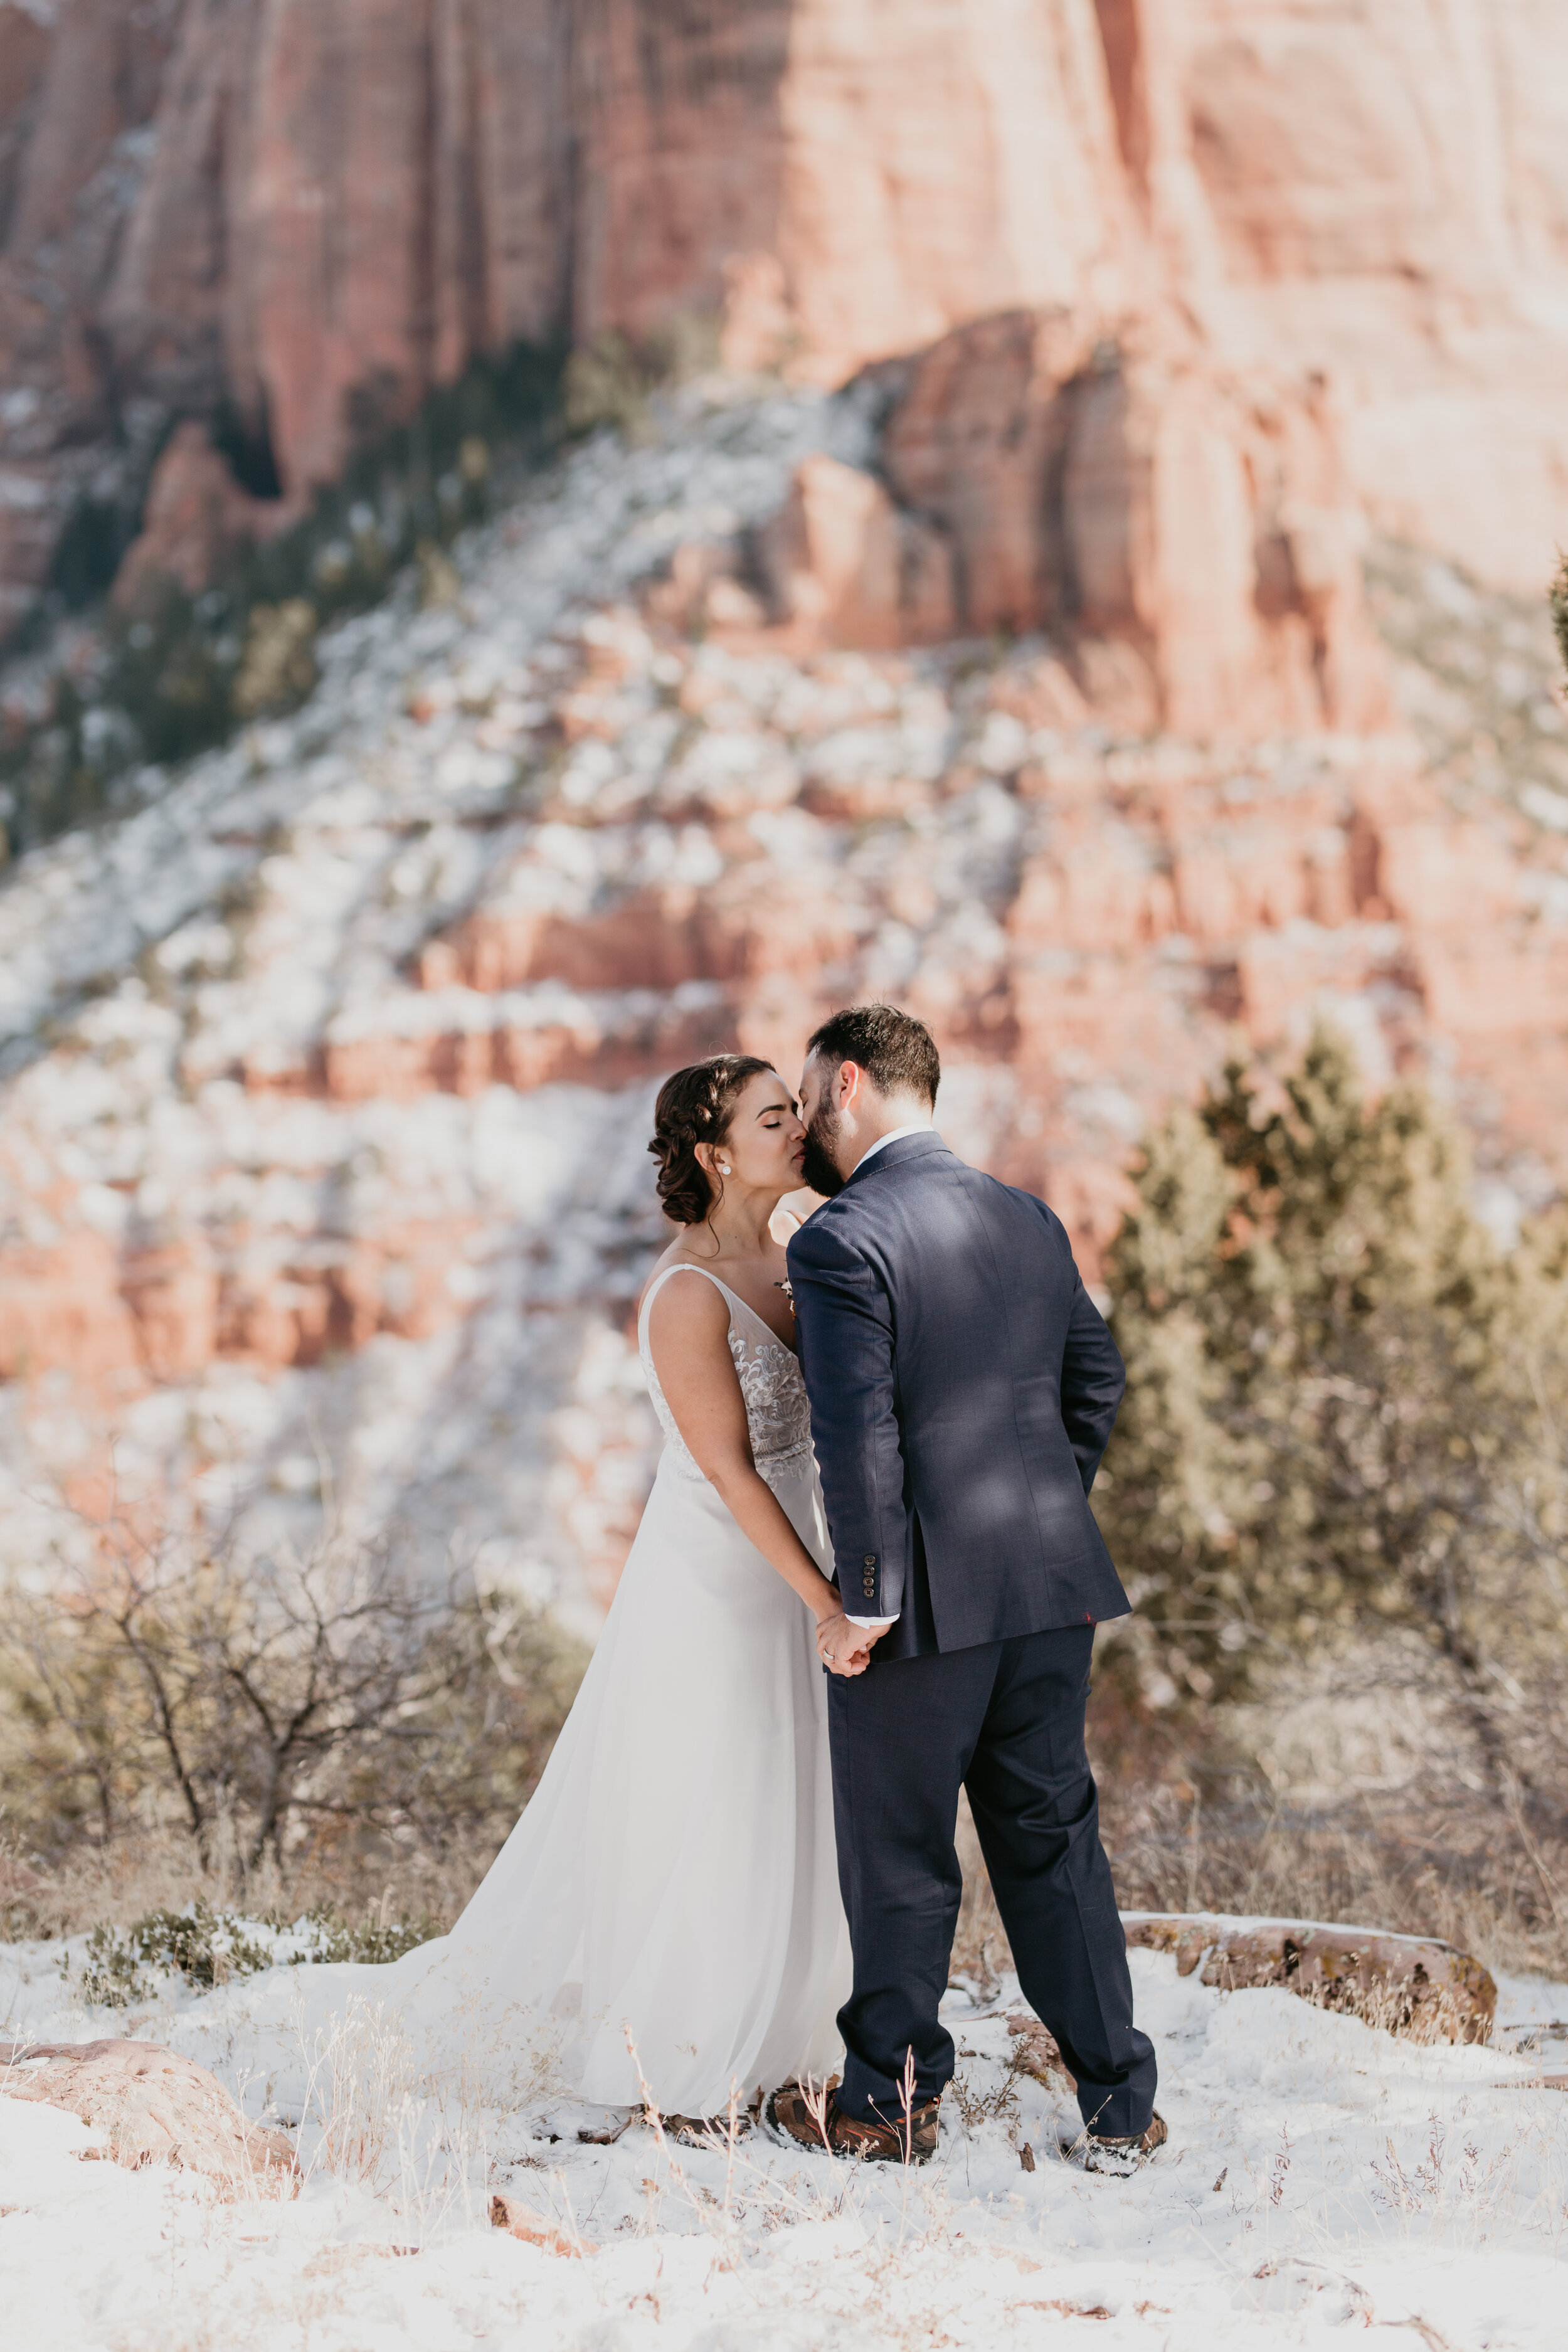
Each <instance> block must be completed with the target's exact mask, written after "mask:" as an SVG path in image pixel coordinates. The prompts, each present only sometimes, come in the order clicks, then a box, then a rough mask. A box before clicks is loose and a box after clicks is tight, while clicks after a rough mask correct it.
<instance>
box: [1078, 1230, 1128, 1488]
mask: <svg viewBox="0 0 1568 2352" xmlns="http://www.w3.org/2000/svg"><path fill="white" fill-rule="evenodd" d="M1062 1241H1063V1245H1064V1246H1068V1243H1067V1236H1066V1234H1065V1233H1064V1234H1063V1235H1062ZM1073 1285H1074V1288H1073V1302H1072V1314H1071V1316H1070V1317H1069V1318H1068V1338H1067V1348H1066V1350H1065V1352H1064V1354H1063V1357H1062V1421H1063V1423H1064V1424H1065V1425H1066V1428H1067V1433H1068V1442H1069V1444H1071V1446H1072V1450H1073V1457H1074V1459H1075V1460H1076V1462H1077V1464H1078V1475H1079V1477H1080V1478H1081V1479H1082V1481H1083V1491H1084V1493H1085V1494H1086V1495H1087V1494H1088V1492H1089V1488H1090V1487H1091V1486H1093V1484H1094V1474H1095V1472H1096V1471H1097V1470H1098V1469H1099V1467H1100V1455H1101V1454H1103V1453H1104V1452H1105V1449H1106V1447H1107V1446H1108V1445H1109V1444H1110V1433H1111V1431H1112V1429H1113V1428H1114V1427H1115V1425H1116V1415H1117V1412H1118V1409H1119V1408H1120V1406H1121V1396H1122V1391H1123V1390H1124V1389H1125V1388H1126V1386H1127V1373H1126V1370H1125V1368H1124V1367H1123V1365H1122V1361H1121V1352H1120V1350H1119V1349H1118V1348H1117V1345H1116V1342H1115V1340H1114V1339H1112V1338H1111V1336H1110V1332H1109V1330H1108V1329H1107V1328H1106V1324H1105V1318H1104V1317H1103V1315H1101V1313H1100V1309H1099V1307H1097V1306H1096V1305H1095V1303H1094V1301H1093V1299H1092V1298H1091V1297H1089V1293H1088V1291H1087V1290H1086V1289H1085V1288H1084V1286H1083V1279H1082V1276H1080V1275H1079V1270H1078V1267H1077V1266H1076V1265H1075V1266H1074V1267H1073Z"/></svg>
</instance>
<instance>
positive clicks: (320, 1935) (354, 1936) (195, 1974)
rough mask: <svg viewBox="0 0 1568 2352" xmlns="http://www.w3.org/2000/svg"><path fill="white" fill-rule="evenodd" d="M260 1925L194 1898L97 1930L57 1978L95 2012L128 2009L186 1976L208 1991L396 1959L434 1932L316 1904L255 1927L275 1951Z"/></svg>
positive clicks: (420, 1924) (422, 1925)
mask: <svg viewBox="0 0 1568 2352" xmlns="http://www.w3.org/2000/svg"><path fill="white" fill-rule="evenodd" d="M259 1924H260V1925H261V1926H263V1927H269V1928H271V1929H272V1930H273V1931H274V1933H275V1934H276V1935H278V1936H279V1937H286V1938H287V1941H288V1945H289V1948H288V1949H287V1950H282V1951H279V1950H278V1949H275V1948H274V1946H273V1944H272V1943H271V1942H270V1941H268V1942H265V1943H264V1942H262V1941H261V1940H260V1938H259V1937H258V1936H257V1935H256V1934H255V1933H254V1932H253V1931H254V1928H255V1927H256V1926H257V1925H258V1923H257V1922H256V1921H254V1920H249V1919H246V1918H244V1917H243V1916H240V1915H239V1914H238V1913H237V1912H234V1911H215V1910H214V1909H213V1907H212V1906H211V1905H210V1904H209V1903H208V1902H206V1901H205V1898H204V1897H203V1896H201V1895H198V1896H197V1897H196V1899H195V1902H194V1903H193V1904H192V1905H191V1906H190V1908H189V1909H188V1910H185V1911H166V1910H163V1911H149V1912H146V1913H144V1914H143V1916H142V1917H141V1918H140V1919H133V1920H132V1923H131V1925H130V1926H129V1927H123V1928H122V1927H94V1928H93V1929H92V1931H91V1933H90V1934H89V1937H88V1939H87V1950H86V1952H85V1954H84V1955H83V1959H82V1965H81V1969H80V1971H79V1974H75V1975H74V1976H73V1971H72V1969H71V1965H70V1960H69V1957H68V1956H67V1957H66V1958H62V1960H61V1962H60V1974H61V1975H62V1976H63V1977H64V1978H65V1979H66V1980H67V1981H68V1982H73V1981H74V1982H75V1984H76V1986H77V1988H78V1990H79V1992H80V1994H81V1996H82V1999H83V2000H86V2001H89V2002H90V2003H91V2004H92V2005H93V2006H94V2007H95V2008H100V2009H130V2008H131V2007H132V2005H133V2003H135V2002H137V2001H139V2000H147V1999H148V1998H149V1997H150V1995H152V1994H153V1992H155V1991H156V1990H157V1985H158V1981H159V1979H163V1980H164V1981H166V1980H167V1979H169V1978H171V1977H175V1976H178V1977H183V1978H184V1981H185V1983H186V1984H188V1985H189V1986H190V1987H191V1989H192V1990H193V1991H195V1992H210V1991H211V1990H212V1989H213V1987H214V1986H215V1985H220V1984H226V1983H227V1981H228V1980H229V1979H230V1978H232V1977H249V1976H255V1975H257V1974H258V1972H259V1971H260V1970H261V1969H270V1968H276V1967H278V1966H279V1965H280V1964H283V1965H287V1966H288V1967H289V1968H300V1967H303V1966H307V1965H309V1964H310V1963H313V1962H317V1961H324V1960H369V1961H374V1962H382V1961H386V1960H396V1959H401V1958H402V1957H403V1955H404V1953H405V1952H411V1951H412V1950H413V1949H414V1948H415V1946H416V1944H423V1943H426V1942H428V1940H429V1938H430V1937H432V1936H434V1935H436V1934H437V1932H438V1930H437V1926H436V1923H435V1921H434V1920H432V1919H430V1918H428V1917H421V1918H418V1919H405V1918H399V1919H374V1918H371V1919H363V1920H360V1921H353V1920H350V1919H348V1918H346V1917H345V1916H344V1915H343V1913H342V1911H341V1910H339V1908H338V1906H336V1905H335V1904H331V1903H321V1904H317V1905H315V1906H313V1908H312V1909H310V1911H308V1912H307V1913H306V1914H305V1916H304V1917H303V1918H302V1919H300V1921H298V1922H297V1923H296V1924H295V1925H294V1926H292V1927H290V1926H289V1923H288V1922H287V1921H286V1920H285V1919H283V1918H282V1917H281V1916H279V1915H277V1914H269V1915H268V1917H267V1918H266V1919H265V1920H263V1921H261V1922H260V1923H259Z"/></svg>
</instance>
